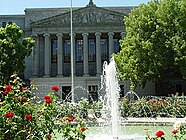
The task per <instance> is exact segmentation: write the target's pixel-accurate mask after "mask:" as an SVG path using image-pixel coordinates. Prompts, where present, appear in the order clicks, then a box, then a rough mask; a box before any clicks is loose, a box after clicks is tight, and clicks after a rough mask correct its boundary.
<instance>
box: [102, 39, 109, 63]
mask: <svg viewBox="0 0 186 140" xmlns="http://www.w3.org/2000/svg"><path fill="white" fill-rule="evenodd" d="M100 47H101V61H102V62H103V61H108V45H107V39H101V44H100Z"/></svg>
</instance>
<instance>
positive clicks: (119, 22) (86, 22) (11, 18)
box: [0, 0, 155, 100]
mask: <svg viewBox="0 0 186 140" xmlns="http://www.w3.org/2000/svg"><path fill="white" fill-rule="evenodd" d="M132 8H133V7H97V6H96V5H95V4H94V3H93V2H92V1H91V0H90V1H89V3H88V4H87V5H86V6H85V7H80V8H73V12H72V23H73V28H72V29H73V34H72V42H73V50H74V51H73V56H74V57H73V62H74V63H73V67H74V73H73V75H74V87H75V89H74V92H75V99H76V100H79V99H80V98H81V97H89V95H88V94H87V93H88V91H89V94H91V95H92V97H93V98H94V99H95V100H96V99H97V96H98V94H99V89H100V81H101V80H100V75H101V74H102V65H103V62H104V61H108V62H109V60H110V58H111V55H112V53H117V52H118V51H119V50H120V46H119V40H120V39H123V38H124V37H125V27H124V22H123V19H124V16H127V15H128V14H129V13H130V11H131V9H132ZM70 17H71V16H70V8H29V9H25V14H24V15H1V16H0V23H2V27H4V26H6V24H7V23H9V24H10V23H12V22H15V23H17V24H18V25H19V26H20V27H21V28H22V29H23V30H24V32H25V34H24V36H25V37H28V36H30V37H33V39H35V41H36V44H35V46H34V47H33V52H32V54H31V56H30V57H28V58H26V70H25V73H24V75H25V79H29V80H32V81H34V84H35V85H36V86H37V87H38V93H40V94H46V92H48V91H50V88H51V86H52V85H57V86H59V87H60V95H61V98H63V99H64V98H65V97H66V96H68V93H69V92H70V91H71V82H72V80H71V79H72V78H71V77H72V76H71V40H70V39H71V26H70V25H71V18H70ZM120 86H121V96H123V95H124V94H126V93H127V91H128V90H129V86H130V82H128V81H120ZM137 93H138V94H139V95H142V94H143V95H154V94H155V85H154V83H148V84H147V85H146V87H145V89H140V88H139V89H137Z"/></svg>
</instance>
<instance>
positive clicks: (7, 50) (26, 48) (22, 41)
mask: <svg viewBox="0 0 186 140" xmlns="http://www.w3.org/2000/svg"><path fill="white" fill-rule="evenodd" d="M22 35H23V31H22V30H21V29H20V27H19V26H18V25H16V24H15V23H13V24H12V25H10V24H8V25H7V26H6V27H5V28H0V79H1V82H2V83H6V82H7V81H8V80H9V77H10V76H11V75H12V74H13V73H14V72H16V73H17V74H20V73H21V72H23V71H24V69H25V61H24V60H25V57H27V56H29V55H30V54H31V51H32V47H33V46H34V40H32V39H31V38H22Z"/></svg>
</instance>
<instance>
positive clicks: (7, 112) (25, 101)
mask: <svg viewBox="0 0 186 140" xmlns="http://www.w3.org/2000/svg"><path fill="white" fill-rule="evenodd" d="M51 90H52V92H50V93H48V94H47V95H46V96H44V98H43V99H41V101H40V102H39V103H37V100H36V99H37V98H36V97H34V96H33V94H32V92H31V90H30V89H29V88H28V87H25V85H24V83H23V82H22V80H21V79H20V78H19V77H17V75H13V76H11V80H10V82H9V84H8V85H2V86H0V95H1V96H0V128H1V129H0V140H29V139H30V140H33V139H35V140H36V139H39V140H42V139H47V140H50V139H55V134H56V133H57V130H58V132H63V131H62V130H64V129H68V130H70V131H71V129H72V132H74V134H73V137H74V135H77V136H75V137H78V138H79V140H80V139H82V140H83V139H84V138H85V135H84V133H83V131H82V130H81V128H83V127H84V125H83V123H82V122H81V121H79V122H78V121H76V125H73V127H72V125H70V123H71V121H66V120H64V119H63V118H64V116H61V115H59V114H58V113H59V110H58V105H57V102H56V101H57V98H58V97H59V95H58V94H57V92H58V90H59V87H58V86H53V87H52V88H51ZM74 119H75V118H73V120H72V118H71V120H72V121H74ZM65 121H66V122H65ZM76 131H77V132H76ZM68 135H71V133H68V134H65V135H64V133H62V134H61V137H62V139H65V138H66V137H70V136H68ZM74 140H75V139H74Z"/></svg>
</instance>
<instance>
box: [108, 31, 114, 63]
mask: <svg viewBox="0 0 186 140" xmlns="http://www.w3.org/2000/svg"><path fill="white" fill-rule="evenodd" d="M108 36H109V60H110V59H111V57H112V53H113V52H114V33H113V32H109V33H108Z"/></svg>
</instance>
